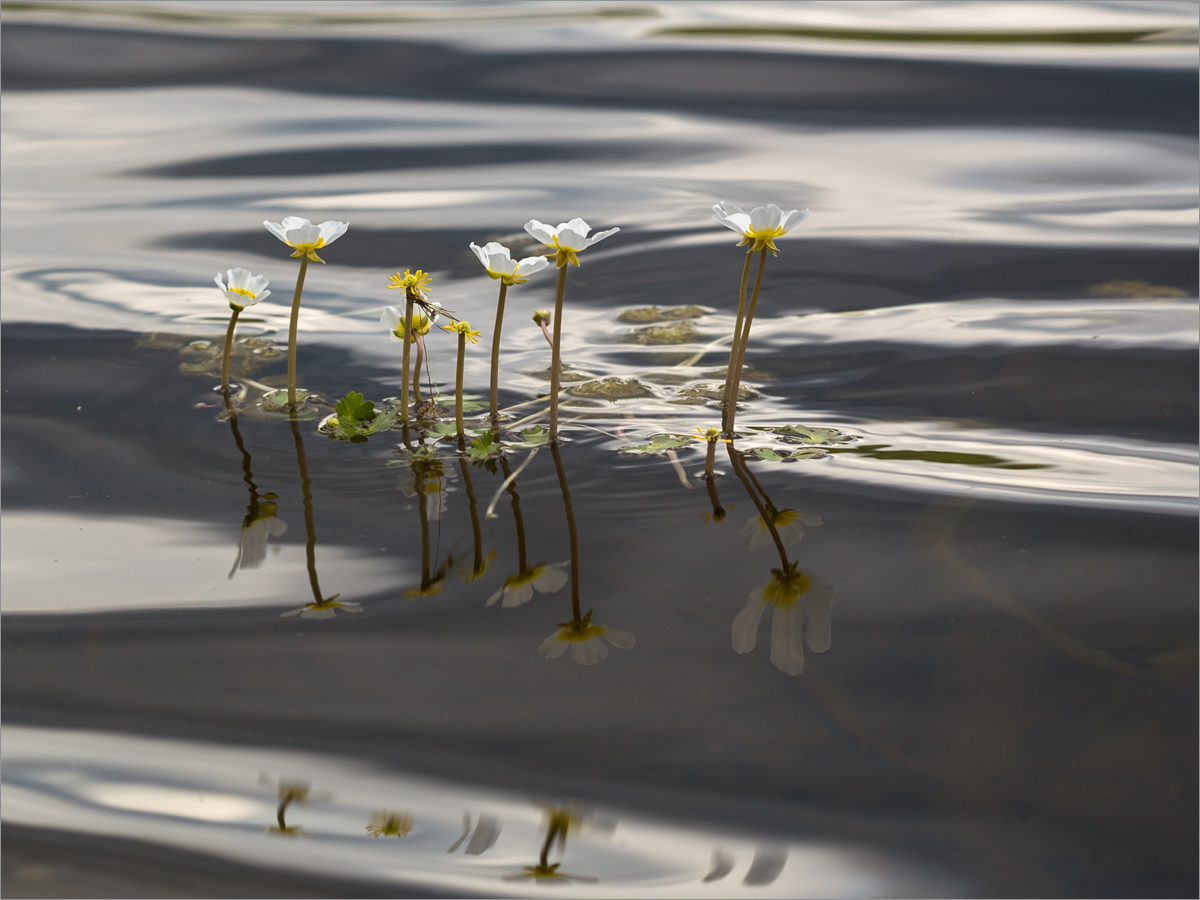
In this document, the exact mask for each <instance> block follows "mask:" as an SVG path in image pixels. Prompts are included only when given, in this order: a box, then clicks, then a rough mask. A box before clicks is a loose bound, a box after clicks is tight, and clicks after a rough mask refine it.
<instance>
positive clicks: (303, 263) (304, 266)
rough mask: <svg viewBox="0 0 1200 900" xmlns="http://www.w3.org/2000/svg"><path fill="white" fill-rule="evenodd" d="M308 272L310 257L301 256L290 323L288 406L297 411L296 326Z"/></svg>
mask: <svg viewBox="0 0 1200 900" xmlns="http://www.w3.org/2000/svg"><path fill="white" fill-rule="evenodd" d="M306 272H308V257H307V256H301V257H300V274H299V275H297V276H296V293H294V294H293V295H292V321H291V323H290V324H289V325H288V406H289V407H291V410H292V412H295V411H296V326H297V325H299V324H300V295H301V294H302V293H303V292H304V275H305V273H306Z"/></svg>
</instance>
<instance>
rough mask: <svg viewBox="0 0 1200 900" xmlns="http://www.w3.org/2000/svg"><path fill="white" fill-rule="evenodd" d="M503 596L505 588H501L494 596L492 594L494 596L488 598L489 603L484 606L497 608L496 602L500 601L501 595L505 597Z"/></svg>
mask: <svg viewBox="0 0 1200 900" xmlns="http://www.w3.org/2000/svg"><path fill="white" fill-rule="evenodd" d="M503 594H504V588H500V590H498V591H496V593H494V594H492V596H490V597H488V598H487V603H485V604H483V605H484V606H495V605H496V601H497V600H499V599H500V597H501V595H503Z"/></svg>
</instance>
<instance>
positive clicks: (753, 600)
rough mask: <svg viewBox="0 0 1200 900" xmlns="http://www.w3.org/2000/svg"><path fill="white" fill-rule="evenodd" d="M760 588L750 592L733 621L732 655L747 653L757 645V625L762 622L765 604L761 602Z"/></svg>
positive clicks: (731, 632) (761, 590)
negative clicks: (743, 606) (748, 597)
mask: <svg viewBox="0 0 1200 900" xmlns="http://www.w3.org/2000/svg"><path fill="white" fill-rule="evenodd" d="M762 592H763V589H762V588H755V589H754V590H753V591H751V592H750V600H749V602H748V603H747V604H746V607H745V609H743V610H742V611H741V612H740V613H738V614H737V616H736V617H735V618H734V620H733V628H732V629H731V630H730V634H731V637H732V638H733V652H734V653H749V652H750V651H751V650H753V649H754V645H755V644H757V643H758V623H759V622H761V621H762V615H763V610H765V609H766V608H767V604H766V603H764V602H763V600H762Z"/></svg>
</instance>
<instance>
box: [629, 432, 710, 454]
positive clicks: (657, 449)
mask: <svg viewBox="0 0 1200 900" xmlns="http://www.w3.org/2000/svg"><path fill="white" fill-rule="evenodd" d="M691 442H692V439H691V438H690V437H680V436H679V435H675V434H656V435H654V436H653V437H652V438H650V441H649V442H648V443H645V444H631V445H629V446H627V447H621V448H620V452H621V453H632V454H634V455H637V456H650V455H652V454H656V453H663V452H665V451H667V450H679V449H680V448H682V447H686V446H687V445H688V444H690V443H691Z"/></svg>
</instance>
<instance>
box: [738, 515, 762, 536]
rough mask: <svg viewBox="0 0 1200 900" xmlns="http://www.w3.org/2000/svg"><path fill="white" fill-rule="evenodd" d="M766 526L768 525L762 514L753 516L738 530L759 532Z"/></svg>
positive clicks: (742, 532)
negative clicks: (764, 522) (764, 521)
mask: <svg viewBox="0 0 1200 900" xmlns="http://www.w3.org/2000/svg"><path fill="white" fill-rule="evenodd" d="M766 527H767V526H766V525H764V524H763V517H762V516H751V517H750V518H749V519H748V520H747V521H746V524H745V525H743V526H742V527H741V528H740V529H739V530H738V534H757V533H758V532H759V531H762V530H763V529H765V528H766Z"/></svg>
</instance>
